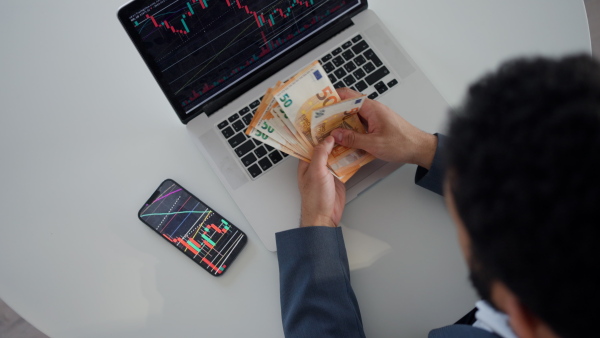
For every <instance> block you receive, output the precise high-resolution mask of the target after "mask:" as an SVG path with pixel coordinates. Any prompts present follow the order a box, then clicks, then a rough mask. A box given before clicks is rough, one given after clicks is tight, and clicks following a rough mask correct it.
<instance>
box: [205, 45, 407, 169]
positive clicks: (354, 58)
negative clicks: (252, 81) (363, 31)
mask: <svg viewBox="0 0 600 338" xmlns="http://www.w3.org/2000/svg"><path fill="white" fill-rule="evenodd" d="M319 62H320V63H321V65H322V66H323V69H324V70H325V71H326V72H327V75H328V76H329V79H330V80H331V83H333V86H334V87H335V88H341V87H349V88H351V89H353V90H356V91H358V92H361V93H363V94H367V95H368V97H369V98H370V99H376V98H377V97H379V96H380V95H382V94H384V93H385V92H387V91H388V89H389V88H391V87H394V86H395V85H397V84H398V80H396V79H395V78H394V76H393V74H391V72H390V71H389V69H388V68H387V67H386V66H385V64H384V63H383V62H382V61H381V59H380V58H379V57H378V56H377V54H375V52H374V51H373V50H372V49H371V48H370V47H369V44H368V43H367V42H366V41H365V40H364V39H363V38H362V36H360V35H356V36H354V37H353V38H351V39H350V40H348V41H346V42H344V43H343V44H341V45H340V46H338V47H337V48H334V49H333V50H332V51H331V52H329V53H328V54H326V55H325V56H323V57H322V58H321V59H320V60H319ZM261 99H262V97H261V98H259V99H257V100H255V101H253V102H251V103H250V104H248V105H247V106H246V107H244V108H242V109H240V110H239V111H238V112H236V113H233V114H232V115H231V116H229V117H228V118H226V119H224V120H223V121H221V122H220V123H219V124H217V127H218V128H219V130H220V131H221V134H222V135H223V137H225V139H226V140H227V143H228V144H229V146H230V147H231V148H232V149H233V151H234V152H235V154H236V155H237V156H238V159H239V161H240V162H241V163H242V165H243V166H244V168H246V171H247V172H248V174H250V176H251V177H252V178H253V179H254V178H258V177H259V176H260V175H262V174H263V173H265V172H267V171H269V170H270V169H272V168H274V167H275V165H277V164H278V163H280V162H281V161H282V160H283V159H285V158H286V157H287V156H288V155H287V154H285V153H283V152H280V151H278V150H277V149H275V148H273V147H271V146H268V145H266V144H264V143H262V142H260V141H258V140H255V139H253V138H251V137H250V136H247V135H246V134H245V131H246V129H247V128H248V125H249V124H250V121H252V118H253V117H254V113H255V112H256V108H258V105H259V104H260V100H261Z"/></svg>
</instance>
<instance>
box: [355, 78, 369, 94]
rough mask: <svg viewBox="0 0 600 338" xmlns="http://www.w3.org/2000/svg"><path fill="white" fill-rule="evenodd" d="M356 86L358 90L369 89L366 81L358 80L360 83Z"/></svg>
mask: <svg viewBox="0 0 600 338" xmlns="http://www.w3.org/2000/svg"><path fill="white" fill-rule="evenodd" d="M355 87H356V91H358V92H362V91H363V90H365V89H367V87H369V86H368V85H367V84H366V83H365V81H358V83H357V84H356V85H355Z"/></svg>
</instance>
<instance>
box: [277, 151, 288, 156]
mask: <svg viewBox="0 0 600 338" xmlns="http://www.w3.org/2000/svg"><path fill="white" fill-rule="evenodd" d="M279 153H280V154H281V156H283V157H288V154H286V153H284V152H282V151H280V152H279Z"/></svg>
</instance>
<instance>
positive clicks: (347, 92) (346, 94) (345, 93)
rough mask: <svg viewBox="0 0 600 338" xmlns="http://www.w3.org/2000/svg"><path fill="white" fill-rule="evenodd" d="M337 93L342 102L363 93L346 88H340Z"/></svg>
mask: <svg viewBox="0 0 600 338" xmlns="http://www.w3.org/2000/svg"><path fill="white" fill-rule="evenodd" d="M336 91H337V93H338V95H339V96H340V98H341V99H342V100H347V99H351V98H354V97H359V96H361V95H362V94H361V93H359V92H357V91H355V90H352V89H350V88H346V87H344V88H338V89H336Z"/></svg>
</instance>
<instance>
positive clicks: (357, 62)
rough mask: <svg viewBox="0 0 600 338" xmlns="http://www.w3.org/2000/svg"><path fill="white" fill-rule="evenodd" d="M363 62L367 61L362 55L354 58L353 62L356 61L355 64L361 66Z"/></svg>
mask: <svg viewBox="0 0 600 338" xmlns="http://www.w3.org/2000/svg"><path fill="white" fill-rule="evenodd" d="M365 62H367V59H365V57H364V56H362V55H359V56H357V57H355V58H354V63H356V65H357V66H362V65H364V64H365Z"/></svg>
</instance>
